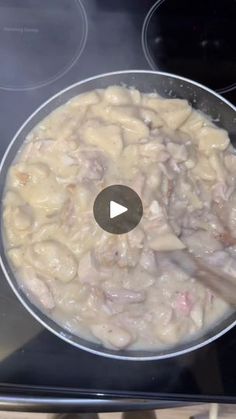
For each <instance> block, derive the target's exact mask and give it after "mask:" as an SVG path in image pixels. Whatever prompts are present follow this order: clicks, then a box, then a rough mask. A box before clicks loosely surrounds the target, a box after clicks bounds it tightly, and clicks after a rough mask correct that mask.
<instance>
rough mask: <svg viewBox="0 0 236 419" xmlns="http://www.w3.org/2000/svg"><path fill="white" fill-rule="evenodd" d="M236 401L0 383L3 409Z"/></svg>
mask: <svg viewBox="0 0 236 419" xmlns="http://www.w3.org/2000/svg"><path fill="white" fill-rule="evenodd" d="M211 402H214V403H223V404H224V403H227V404H236V397H228V396H217V395H214V396H212V395H209V396H204V395H198V396H196V395H184V394H171V395H170V394H165V393H156V394H155V393H148V394H147V393H146V394H145V393H137V392H126V393H123V394H122V393H121V392H116V393H115V392H109V391H105V392H104V391H102V392H100V391H98V390H94V391H89V392H88V390H75V389H72V391H69V390H68V389H58V388H52V387H50V388H48V387H40V388H37V387H36V386H14V385H5V386H0V410H9V411H31V412H48V413H50V412H54V413H56V412H112V411H128V410H142V409H144V410H145V409H164V408H169V407H181V406H187V405H196V404H200V403H211Z"/></svg>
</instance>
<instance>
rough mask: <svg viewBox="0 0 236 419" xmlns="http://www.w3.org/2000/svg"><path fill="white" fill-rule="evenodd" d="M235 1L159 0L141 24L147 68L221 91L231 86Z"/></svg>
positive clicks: (235, 84) (234, 79) (235, 71)
mask: <svg viewBox="0 0 236 419" xmlns="http://www.w3.org/2000/svg"><path fill="white" fill-rule="evenodd" d="M235 19H236V2H235V0H226V1H222V0H205V1H202V0H200V1H195V2H191V1H189V0H178V1H176V0H159V1H157V2H156V3H155V4H154V6H153V7H152V8H151V10H150V11H149V13H148V15H147V16H146V19H145V21H144V25H143V31H142V44H143V49H144V53H145V56H146V58H147V60H148V62H149V64H150V66H151V67H152V68H153V69H155V70H160V71H167V72H170V73H175V74H178V75H181V76H184V77H188V78H191V79H193V80H196V81H198V82H201V83H203V84H205V85H207V86H209V87H211V88H213V89H215V90H217V91H219V92H221V93H225V92H228V91H230V90H232V89H234V88H236V48H235V39H236V25H235Z"/></svg>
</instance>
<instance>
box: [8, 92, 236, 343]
mask: <svg viewBox="0 0 236 419" xmlns="http://www.w3.org/2000/svg"><path fill="white" fill-rule="evenodd" d="M235 176H236V156H235V155H234V153H233V149H232V146H231V145H230V140H229V137H228V134H227V132H226V131H224V130H222V129H219V128H218V127H216V126H215V125H214V124H213V123H212V122H211V121H210V120H209V119H208V118H207V116H206V115H204V114H202V113H200V112H198V111H196V110H193V109H192V108H191V106H190V105H189V104H188V103H187V101H185V100H179V99H165V98H162V97H160V96H158V95H156V94H144V93H140V92H139V91H138V90H135V89H126V88H123V87H119V86H110V87H108V88H107V89H105V90H96V91H91V92H88V93H85V94H82V95H79V96H77V97H74V98H73V99H72V100H70V101H69V102H68V103H66V104H65V105H63V106H61V107H60V108H58V109H56V110H55V111H54V112H52V113H51V114H50V115H48V116H47V117H46V118H45V119H44V120H43V121H41V122H40V123H39V124H38V125H37V126H36V127H35V128H34V129H33V130H32V131H31V133H30V134H29V135H28V137H27V139H26V141H25V143H24V144H23V146H22V148H21V150H20V151H19V153H18V155H17V157H16V159H15V161H14V163H13V164H12V166H11V167H10V169H9V173H8V177H7V183H6V188H5V197H4V212H3V221H4V230H5V245H6V249H7V254H8V257H9V259H10V261H11V263H12V265H13V267H14V270H15V273H16V276H17V278H18V282H19V283H20V284H21V286H22V287H23V288H24V290H25V292H26V293H27V294H28V295H29V297H30V298H31V299H32V300H33V301H34V302H35V303H36V304H37V305H38V306H39V307H40V308H41V309H42V310H43V311H44V312H46V313H47V314H48V315H49V316H51V317H52V318H53V319H55V320H56V321H57V322H58V323H59V324H60V325H62V326H63V327H64V328H65V329H67V330H70V331H73V332H74V333H76V334H78V335H79V336H83V337H86V338H87V339H89V340H95V341H99V342H101V343H102V344H103V345H104V346H106V347H108V348H113V349H117V350H119V349H122V348H143V349H151V348H152V349H153V348H163V347H166V346H171V345H175V344H177V343H180V342H182V341H185V340H189V339H190V340H191V338H192V337H194V336H196V334H200V333H202V332H203V331H205V330H206V329H207V328H209V327H211V326H212V325H213V324H215V322H216V321H219V320H220V319H221V318H222V316H223V315H225V314H226V313H227V311H228V310H229V307H228V306H227V304H226V303H225V302H223V301H222V300H220V299H219V298H218V297H217V296H215V295H214V294H213V293H212V292H211V291H210V290H208V289H207V288H205V287H204V286H203V285H202V284H200V283H199V282H198V281H196V280H195V279H194V278H190V277H189V276H188V275H187V273H185V272H183V271H181V270H180V268H178V267H177V266H175V265H174V264H173V262H171V259H170V255H171V253H170V252H171V251H174V250H177V249H178V250H181V249H183V250H184V249H185V248H186V246H187V247H188V248H190V249H191V250H192V251H193V252H194V253H195V254H198V255H202V256H204V257H212V255H213V256H214V257H215V260H216V261H217V263H221V260H222V261H223V262H222V267H223V268H225V269H227V266H229V264H230V268H231V270H235V269H236V256H235V244H236V228H235V226H236V205H235V204H236V194H235V189H234V184H235ZM112 184H124V185H127V186H130V187H131V188H133V189H134V190H135V191H136V192H137V193H138V194H139V195H140V197H141V199H142V202H143V207H144V215H143V218H142V220H141V222H140V224H139V225H138V226H137V227H136V228H135V229H134V230H133V231H131V232H130V233H128V234H125V235H121V236H117V235H111V234H109V233H106V232H105V231H102V230H101V229H100V228H99V227H98V226H97V224H96V222H95V220H94V218H93V211H92V208H93V202H94V200H95V198H96V196H97V194H98V193H99V192H100V191H101V190H102V189H103V188H105V187H106V186H109V185H112ZM222 254H223V257H222ZM225 257H226V258H228V259H227V263H228V265H227V263H226V262H225Z"/></svg>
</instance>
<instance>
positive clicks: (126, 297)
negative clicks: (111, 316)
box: [105, 288, 146, 304]
mask: <svg viewBox="0 0 236 419" xmlns="http://www.w3.org/2000/svg"><path fill="white" fill-rule="evenodd" d="M105 294H106V297H107V298H108V299H109V300H111V301H115V302H116V301H117V302H118V303H122V304H132V303H141V302H143V301H144V300H145V297H146V295H145V291H143V290H142V291H134V290H128V289H124V288H121V289H116V288H111V289H109V290H106V292H105Z"/></svg>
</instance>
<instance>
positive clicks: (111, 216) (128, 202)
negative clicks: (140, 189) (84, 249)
mask: <svg viewBox="0 0 236 419" xmlns="http://www.w3.org/2000/svg"><path fill="white" fill-rule="evenodd" d="M93 213H94V218H95V220H96V222H97V224H98V225H99V226H100V227H101V228H102V229H103V230H105V231H107V232H108V233H112V234H124V233H128V232H129V231H131V230H133V229H134V228H135V227H136V226H137V225H138V223H139V222H140V220H141V218H142V215H143V206H142V201H141V199H140V198H139V196H138V194H137V193H136V192H135V191H134V190H133V189H131V188H129V187H128V186H124V185H112V186H108V187H107V188H105V189H103V190H102V191H101V192H100V193H99V194H98V195H97V197H96V199H95V201H94V206H93Z"/></svg>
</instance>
